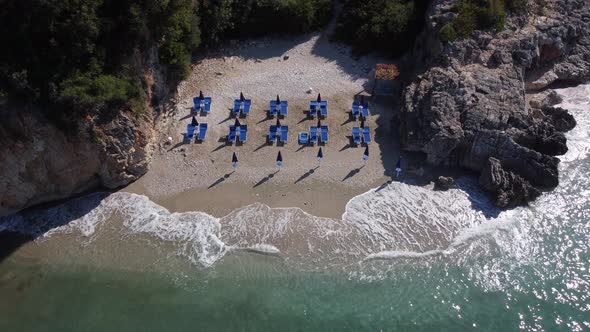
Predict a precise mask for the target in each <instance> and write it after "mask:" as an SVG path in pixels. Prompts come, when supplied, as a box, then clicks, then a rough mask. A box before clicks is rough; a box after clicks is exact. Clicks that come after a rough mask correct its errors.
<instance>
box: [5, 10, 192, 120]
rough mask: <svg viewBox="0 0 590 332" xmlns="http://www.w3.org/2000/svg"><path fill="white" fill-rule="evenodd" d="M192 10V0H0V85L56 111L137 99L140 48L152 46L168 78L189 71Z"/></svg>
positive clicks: (140, 93) (139, 93) (129, 103)
mask: <svg viewBox="0 0 590 332" xmlns="http://www.w3.org/2000/svg"><path fill="white" fill-rule="evenodd" d="M194 10H195V8H194V6H193V1H192V0H157V1H150V0H22V1H7V2H3V6H1V7H0V26H1V27H2V31H5V32H7V31H10V32H11V33H3V34H1V35H0V43H1V44H2V45H3V48H4V51H3V52H1V53H0V63H1V65H0V90H4V91H6V92H7V94H8V95H9V96H10V97H13V98H20V99H23V100H26V101H32V102H36V103H39V104H43V105H44V106H45V107H48V108H51V106H54V107H53V108H58V109H60V112H64V110H65V112H72V111H76V110H81V109H85V110H87V109H96V108H98V109H100V108H102V107H104V106H116V107H124V106H127V107H129V108H131V107H133V105H141V103H138V102H137V101H138V100H141V98H143V95H144V93H143V89H142V87H141V83H140V82H141V80H140V77H139V75H140V74H139V73H140V72H141V68H139V67H140V66H141V65H140V64H138V63H137V62H138V61H137V58H138V56H137V54H141V52H142V51H144V50H146V49H147V48H148V47H149V46H150V45H156V46H158V47H159V49H160V56H161V60H162V61H163V62H164V63H165V64H168V65H169V66H170V73H171V78H173V79H176V78H181V77H183V76H184V75H186V74H187V73H188V70H189V68H190V67H189V65H190V52H191V50H192V48H193V47H195V46H197V45H198V42H199V39H198V30H195V24H194V17H195V15H193V13H194ZM57 106H59V107H57Z"/></svg>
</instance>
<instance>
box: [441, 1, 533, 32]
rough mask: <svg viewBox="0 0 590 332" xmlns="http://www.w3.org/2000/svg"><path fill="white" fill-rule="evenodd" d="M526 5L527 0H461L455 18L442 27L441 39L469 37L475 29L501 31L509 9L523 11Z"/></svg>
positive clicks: (456, 7)
mask: <svg viewBox="0 0 590 332" xmlns="http://www.w3.org/2000/svg"><path fill="white" fill-rule="evenodd" d="M526 7H527V0H461V1H460V2H459V3H458V4H457V5H456V6H455V11H456V12H457V16H456V17H455V19H454V20H453V21H451V22H450V23H448V24H446V25H445V26H444V27H443V28H442V29H441V31H440V36H441V39H442V40H443V41H444V42H449V41H453V40H455V39H456V38H467V37H469V36H471V34H472V33H473V31H475V30H490V29H494V30H496V31H501V30H502V29H504V24H505V23H506V16H507V12H508V11H512V12H522V11H524V10H526Z"/></svg>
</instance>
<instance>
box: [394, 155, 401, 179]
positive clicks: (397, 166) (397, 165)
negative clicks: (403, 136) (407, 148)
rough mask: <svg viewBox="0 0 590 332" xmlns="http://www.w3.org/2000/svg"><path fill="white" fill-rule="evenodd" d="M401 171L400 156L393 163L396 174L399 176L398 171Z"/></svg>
mask: <svg viewBox="0 0 590 332" xmlns="http://www.w3.org/2000/svg"><path fill="white" fill-rule="evenodd" d="M401 171H402V157H401V156H400V157H399V159H398V160H397V164H395V173H396V176H398V177H399V173H401Z"/></svg>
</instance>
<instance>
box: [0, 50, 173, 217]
mask: <svg viewBox="0 0 590 332" xmlns="http://www.w3.org/2000/svg"><path fill="white" fill-rule="evenodd" d="M136 57H137V59H136V60H137V61H136V62H137V67H138V68H139V69H138V70H139V72H138V75H140V76H141V77H142V81H143V85H144V88H145V92H146V95H147V97H148V98H147V100H149V101H150V103H148V104H146V105H145V111H144V112H142V113H133V112H131V111H124V110H115V109H107V110H103V111H101V112H88V113H87V114H86V115H84V116H80V117H79V118H77V119H74V120H73V121H72V122H71V123H69V124H67V125H61V126H57V125H56V124H55V123H54V122H52V121H50V120H49V119H48V118H47V115H46V112H44V110H42V109H39V108H36V107H33V106H25V107H23V105H14V104H11V103H8V102H3V103H0V118H1V119H2V121H1V122H0V155H1V156H2V158H1V162H0V216H2V215H6V214H9V213H12V212H15V211H18V210H20V209H23V208H26V207H29V206H33V205H36V204H40V203H45V202H50V201H55V200H59V199H64V198H68V197H70V196H72V195H75V194H77V193H80V192H83V191H86V190H90V189H96V188H98V187H106V188H117V187H120V186H123V185H126V184H128V183H130V182H132V181H134V180H136V179H138V178H139V177H140V176H142V175H143V174H145V173H146V172H147V169H148V164H149V160H150V155H151V146H152V145H151V144H149V143H150V142H151V140H152V138H154V137H155V135H154V129H153V128H154V126H153V124H154V117H155V116H156V115H157V112H155V111H154V110H155V108H157V107H160V106H161V103H162V102H163V101H164V100H165V96H166V93H167V87H166V79H165V68H163V67H162V66H160V64H159V62H158V56H157V53H155V51H154V50H153V49H152V50H151V51H149V52H147V53H146V54H142V55H139V54H138V55H137V56H136Z"/></svg>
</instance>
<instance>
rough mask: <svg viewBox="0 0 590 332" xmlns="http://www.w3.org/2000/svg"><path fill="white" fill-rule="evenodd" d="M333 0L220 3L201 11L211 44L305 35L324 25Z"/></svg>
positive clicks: (209, 4) (205, 5) (205, 4)
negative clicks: (223, 40) (245, 38)
mask: <svg viewBox="0 0 590 332" xmlns="http://www.w3.org/2000/svg"><path fill="white" fill-rule="evenodd" d="M332 5H333V0H249V1H244V0H219V1H212V2H208V1H206V2H203V5H202V6H201V9H200V11H199V14H200V17H201V18H202V21H203V24H202V25H201V30H202V33H203V36H204V40H205V41H206V43H207V44H214V43H216V42H218V41H220V40H222V39H231V38H244V37H256V36H261V35H264V34H268V33H269V32H272V33H282V34H285V33H289V34H290V33H301V32H309V31H312V30H316V29H318V28H320V27H322V26H324V25H325V24H326V23H327V22H328V21H329V20H330V18H331V11H332Z"/></svg>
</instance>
